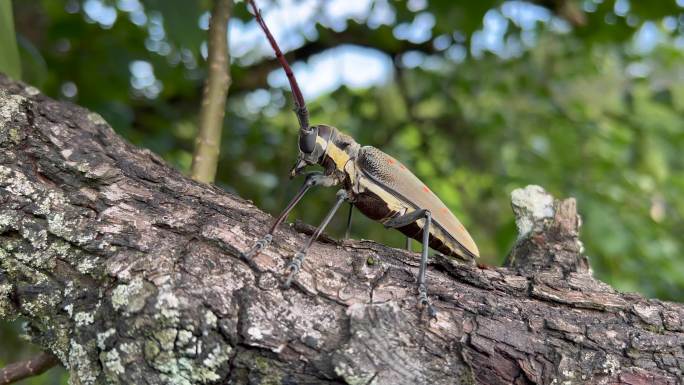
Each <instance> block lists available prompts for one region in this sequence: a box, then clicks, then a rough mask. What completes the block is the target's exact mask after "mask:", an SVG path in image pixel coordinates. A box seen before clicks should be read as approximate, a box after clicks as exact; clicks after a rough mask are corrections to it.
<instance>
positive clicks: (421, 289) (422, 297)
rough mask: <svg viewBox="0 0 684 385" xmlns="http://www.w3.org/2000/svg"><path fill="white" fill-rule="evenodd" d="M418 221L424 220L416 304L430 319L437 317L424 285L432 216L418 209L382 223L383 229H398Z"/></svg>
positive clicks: (428, 212) (427, 211)
mask: <svg viewBox="0 0 684 385" xmlns="http://www.w3.org/2000/svg"><path fill="white" fill-rule="evenodd" d="M419 219H425V224H423V241H422V243H423V249H422V253H421V255H420V268H419V270H418V302H419V303H420V305H421V306H424V307H427V311H428V315H429V316H430V318H435V317H436V316H437V311H436V310H435V308H434V307H433V306H432V304H431V303H430V301H429V300H428V296H427V286H426V285H425V274H426V271H427V262H428V250H429V248H430V226H431V225H432V214H430V211H429V210H425V209H420V210H415V211H412V212H410V213H408V214H404V215H401V216H398V217H396V218H392V219H390V220H388V221H387V222H385V223H384V225H385V227H393V228H399V227H404V226H408V225H410V224H411V223H415V222H416V221H418V220H419Z"/></svg>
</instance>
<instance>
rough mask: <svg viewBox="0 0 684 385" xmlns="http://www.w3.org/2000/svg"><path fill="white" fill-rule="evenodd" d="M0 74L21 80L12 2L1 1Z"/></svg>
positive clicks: (8, 0)
mask: <svg viewBox="0 0 684 385" xmlns="http://www.w3.org/2000/svg"><path fill="white" fill-rule="evenodd" d="M0 72H4V73H6V74H7V75H9V76H11V77H13V78H15V79H21V63H20V61H19V50H18V49H17V39H16V37H15V35H14V18H13V17H12V2H11V1H10V0H0Z"/></svg>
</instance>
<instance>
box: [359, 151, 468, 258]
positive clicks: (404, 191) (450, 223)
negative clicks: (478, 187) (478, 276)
mask: <svg viewBox="0 0 684 385" xmlns="http://www.w3.org/2000/svg"><path fill="white" fill-rule="evenodd" d="M357 164H359V166H360V167H361V169H362V170H361V171H363V173H364V174H365V175H366V176H367V177H369V178H371V179H373V180H374V181H375V182H376V183H377V184H379V185H380V186H381V187H383V188H384V189H385V190H386V191H387V192H389V193H390V194H392V195H394V196H395V197H396V198H398V199H400V200H402V201H404V202H405V203H406V204H407V205H408V206H410V207H413V208H414V209H426V210H429V211H430V213H431V214H432V220H433V224H434V223H436V225H437V226H438V227H441V228H442V230H444V233H446V235H447V236H450V237H451V238H453V239H452V240H454V241H456V242H457V243H458V244H459V245H460V246H461V247H462V248H464V249H465V250H466V252H468V253H470V254H472V255H463V257H469V258H473V257H478V256H479V250H478V248H477V245H476V244H475V242H474V241H473V238H472V237H471V236H470V234H469V233H468V231H467V230H466V229H465V227H463V225H462V224H461V222H460V221H459V220H458V219H457V218H456V216H454V214H453V213H452V212H451V210H449V209H448V208H447V207H446V205H445V204H444V203H443V202H442V200H441V199H439V198H438V197H437V195H435V194H434V193H433V192H432V190H430V189H429V188H428V187H427V186H426V185H425V184H424V183H423V182H421V180H420V179H418V177H416V176H415V175H413V173H412V172H411V171H410V170H409V169H408V168H406V166H404V165H403V164H401V162H399V161H398V160H396V159H394V158H393V157H391V156H389V155H387V154H385V153H384V152H382V151H380V150H378V149H377V148H375V147H371V146H364V147H362V148H361V149H360V151H359V158H358V162H357ZM459 254H460V253H459ZM469 258H468V259H469Z"/></svg>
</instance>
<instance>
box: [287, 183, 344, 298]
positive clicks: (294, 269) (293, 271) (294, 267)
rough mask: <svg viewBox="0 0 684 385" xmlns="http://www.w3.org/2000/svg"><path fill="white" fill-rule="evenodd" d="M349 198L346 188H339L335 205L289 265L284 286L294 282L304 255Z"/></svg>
mask: <svg viewBox="0 0 684 385" xmlns="http://www.w3.org/2000/svg"><path fill="white" fill-rule="evenodd" d="M348 198H349V195H348V194H347V192H346V191H345V190H339V191H338V192H337V201H336V202H335V205H334V206H333V207H332V208H331V209H330V211H328V214H327V215H326V216H325V218H323V221H322V222H321V224H320V225H318V228H316V231H314V233H313V234H311V236H310V237H309V240H308V241H306V244H305V245H304V247H302V249H301V250H299V252H297V253H296V254H295V255H294V257H293V258H292V260H291V261H290V263H289V264H288V265H287V278H286V279H285V284H284V285H283V287H285V288H288V287H290V285H291V284H292V279H293V278H294V276H295V275H297V273H298V272H299V269H301V267H302V262H304V257H306V252H307V251H309V248H310V247H311V245H312V244H313V243H314V242H315V241H316V239H317V238H318V236H319V235H321V233H322V232H323V230H324V229H325V228H326V226H328V224H329V223H330V221H331V220H332V217H333V215H335V212H337V210H338V209H339V208H340V206H341V205H342V203H343V202H344V201H346V200H347V199H348Z"/></svg>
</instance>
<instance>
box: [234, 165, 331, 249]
mask: <svg viewBox="0 0 684 385" xmlns="http://www.w3.org/2000/svg"><path fill="white" fill-rule="evenodd" d="M335 184H337V179H335V178H334V177H332V176H328V175H323V174H321V173H317V172H316V173H311V174H309V175H307V176H306V180H305V181H304V184H303V185H302V187H301V188H300V189H299V191H298V192H297V195H295V196H294V197H293V198H292V200H291V201H290V203H288V204H287V206H286V207H285V209H284V210H283V212H282V213H280V215H278V218H276V220H275V222H274V223H273V225H272V226H271V228H270V229H269V230H268V233H266V235H264V236H263V237H262V238H261V239H259V240H258V241H256V243H255V244H254V246H252V247H251V248H250V249H249V250H248V251H247V252H244V253H240V258H242V259H243V260H245V261H251V259H252V257H254V256H255V255H256V254H258V253H259V252H260V251H261V250H263V249H264V248H265V247H266V246H268V245H269V244H270V243H271V241H272V240H273V233H274V232H275V230H276V228H278V226H279V225H280V224H281V223H283V221H284V220H285V218H287V216H288V215H289V214H290V212H291V211H292V209H294V208H295V206H296V205H297V203H299V201H301V200H302V198H303V197H304V194H306V192H307V191H309V189H310V188H311V187H314V186H334V185H335Z"/></svg>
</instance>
